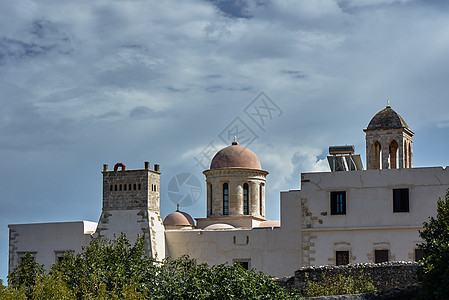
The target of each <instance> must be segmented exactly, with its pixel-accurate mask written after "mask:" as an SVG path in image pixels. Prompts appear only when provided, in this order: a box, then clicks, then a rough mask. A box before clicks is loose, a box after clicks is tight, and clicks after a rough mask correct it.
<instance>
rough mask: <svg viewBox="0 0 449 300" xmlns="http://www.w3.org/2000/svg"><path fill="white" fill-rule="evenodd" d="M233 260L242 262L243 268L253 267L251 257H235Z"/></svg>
mask: <svg viewBox="0 0 449 300" xmlns="http://www.w3.org/2000/svg"><path fill="white" fill-rule="evenodd" d="M232 262H233V263H234V264H235V263H238V264H240V265H241V266H242V267H243V269H245V270H250V269H251V259H250V258H237V259H233V260H232Z"/></svg>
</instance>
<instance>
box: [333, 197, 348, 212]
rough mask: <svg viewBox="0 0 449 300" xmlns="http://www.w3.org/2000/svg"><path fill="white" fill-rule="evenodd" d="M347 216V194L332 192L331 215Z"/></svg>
mask: <svg viewBox="0 0 449 300" xmlns="http://www.w3.org/2000/svg"><path fill="white" fill-rule="evenodd" d="M345 214H346V192H345V191H342V192H331V215H345Z"/></svg>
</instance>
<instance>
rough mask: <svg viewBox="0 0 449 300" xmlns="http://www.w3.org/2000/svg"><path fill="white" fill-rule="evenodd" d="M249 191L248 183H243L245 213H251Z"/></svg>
mask: <svg viewBox="0 0 449 300" xmlns="http://www.w3.org/2000/svg"><path fill="white" fill-rule="evenodd" d="M248 204H249V191H248V184H247V183H244V184H243V214H244V215H249V205H248Z"/></svg>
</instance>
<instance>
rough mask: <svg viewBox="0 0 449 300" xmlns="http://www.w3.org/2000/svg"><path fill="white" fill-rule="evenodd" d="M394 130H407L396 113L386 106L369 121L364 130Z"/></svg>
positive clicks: (406, 126)
mask: <svg viewBox="0 0 449 300" xmlns="http://www.w3.org/2000/svg"><path fill="white" fill-rule="evenodd" d="M396 128H408V125H407V123H406V122H405V121H404V119H403V118H402V117H401V116H400V115H399V114H398V113H397V112H395V111H394V110H393V109H392V108H391V107H390V106H387V107H385V108H384V109H382V110H381V111H380V112H378V113H377V114H376V115H375V116H374V117H373V118H372V119H371V121H370V122H369V124H368V127H367V128H366V130H378V129H396Z"/></svg>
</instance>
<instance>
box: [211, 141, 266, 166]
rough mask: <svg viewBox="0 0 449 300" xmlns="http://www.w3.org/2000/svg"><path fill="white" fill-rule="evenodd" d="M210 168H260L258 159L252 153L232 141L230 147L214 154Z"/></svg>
mask: <svg viewBox="0 0 449 300" xmlns="http://www.w3.org/2000/svg"><path fill="white" fill-rule="evenodd" d="M210 168H211V169H221V168H245V169H257V170H261V169H262V166H261V164H260V161H259V158H258V157H257V155H256V154H255V153H254V152H253V151H251V150H249V149H248V148H245V147H243V146H240V144H239V143H237V141H234V142H232V144H231V146H228V147H226V148H223V149H221V150H220V151H218V152H217V154H215V156H214V158H213V159H212V162H211V164H210Z"/></svg>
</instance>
